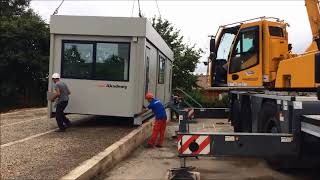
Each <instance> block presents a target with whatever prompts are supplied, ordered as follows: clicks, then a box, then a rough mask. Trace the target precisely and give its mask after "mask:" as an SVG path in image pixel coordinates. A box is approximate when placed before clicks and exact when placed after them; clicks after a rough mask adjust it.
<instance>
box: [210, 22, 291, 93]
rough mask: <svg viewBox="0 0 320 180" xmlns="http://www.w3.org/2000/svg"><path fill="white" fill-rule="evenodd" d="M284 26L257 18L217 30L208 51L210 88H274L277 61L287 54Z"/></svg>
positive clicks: (286, 38) (286, 37)
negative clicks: (209, 52)
mask: <svg viewBox="0 0 320 180" xmlns="http://www.w3.org/2000/svg"><path fill="white" fill-rule="evenodd" d="M286 26H287V24H286V23H284V22H283V21H280V20H279V19H275V18H265V17H262V18H257V19H251V20H247V21H241V22H237V23H233V24H228V25H224V26H220V28H219V30H218V32H217V35H216V38H215V39H212V40H211V43H210V45H211V47H210V51H211V54H210V59H211V63H210V66H209V67H210V81H211V83H210V84H211V86H212V87H217V86H229V87H230V86H236V87H239V86H240V87H250V88H257V87H265V86H270V85H272V84H274V82H275V79H276V71H277V68H278V64H279V61H280V60H282V59H284V58H285V57H286V56H287V54H288V53H289V50H290V49H289V47H288V33H287V31H286Z"/></svg>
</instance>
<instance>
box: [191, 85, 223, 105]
mask: <svg viewBox="0 0 320 180" xmlns="http://www.w3.org/2000/svg"><path fill="white" fill-rule="evenodd" d="M188 94H189V95H190V96H191V97H192V98H193V99H195V100H196V101H197V102H199V103H200V104H201V105H202V106H203V107H206V108H218V107H228V106H229V96H228V95H227V94H226V95H222V98H221V99H219V97H207V96H206V95H205V92H204V91H203V90H201V89H195V90H192V91H190V92H188ZM185 99H186V100H187V98H185ZM187 101H188V102H189V101H190V100H187Z"/></svg>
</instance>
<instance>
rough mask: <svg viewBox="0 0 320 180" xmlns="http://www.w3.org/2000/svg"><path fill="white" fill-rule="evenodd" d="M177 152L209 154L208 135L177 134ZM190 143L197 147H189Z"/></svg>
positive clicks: (183, 153) (182, 153)
mask: <svg viewBox="0 0 320 180" xmlns="http://www.w3.org/2000/svg"><path fill="white" fill-rule="evenodd" d="M177 141H178V152H179V154H181V155H207V154H210V136H207V135H178V139H177ZM190 145H191V146H192V145H193V146H196V147H198V148H196V149H193V152H192V148H190Z"/></svg>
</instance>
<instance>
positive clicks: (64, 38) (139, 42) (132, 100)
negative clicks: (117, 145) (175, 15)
mask: <svg viewBox="0 0 320 180" xmlns="http://www.w3.org/2000/svg"><path fill="white" fill-rule="evenodd" d="M50 40H51V42H50V67H49V85H48V91H49V92H52V91H53V82H52V80H51V78H50V77H51V75H52V74H53V73H60V75H61V80H62V81H63V82H65V83H66V84H67V85H68V87H69V89H70V91H71V95H70V100H69V104H68V106H67V108H66V110H65V112H66V113H77V114H91V115H105V116H119V117H129V118H133V119H134V124H141V123H142V119H143V117H142V116H140V115H141V112H142V110H143V106H147V105H148V102H147V101H146V100H145V99H144V96H145V94H146V92H152V93H153V94H154V95H155V97H156V98H157V99H159V100H161V101H162V102H163V103H164V104H167V103H168V102H169V100H170V96H171V86H172V85H171V78H172V62H173V52H172V50H171V49H170V48H169V46H168V45H167V44H166V43H165V41H164V40H163V39H162V38H161V36H160V35H159V34H158V33H157V32H156V30H155V29H154V28H153V27H152V25H151V24H150V23H149V22H148V20H147V19H146V18H127V17H94V16H60V15H59V16H56V15H55V16H51V21H50ZM48 112H49V114H50V115H51V114H52V112H55V108H54V105H53V103H51V102H48Z"/></svg>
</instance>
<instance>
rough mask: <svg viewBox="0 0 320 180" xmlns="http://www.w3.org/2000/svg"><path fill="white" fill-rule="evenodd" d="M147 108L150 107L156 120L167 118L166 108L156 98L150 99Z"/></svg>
mask: <svg viewBox="0 0 320 180" xmlns="http://www.w3.org/2000/svg"><path fill="white" fill-rule="evenodd" d="M148 109H151V110H152V112H153V113H154V114H155V116H156V120H163V119H167V114H166V110H165V108H164V106H163V104H162V103H161V102H160V101H159V100H158V99H155V98H153V99H152V100H151V101H150V104H149V106H148Z"/></svg>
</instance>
